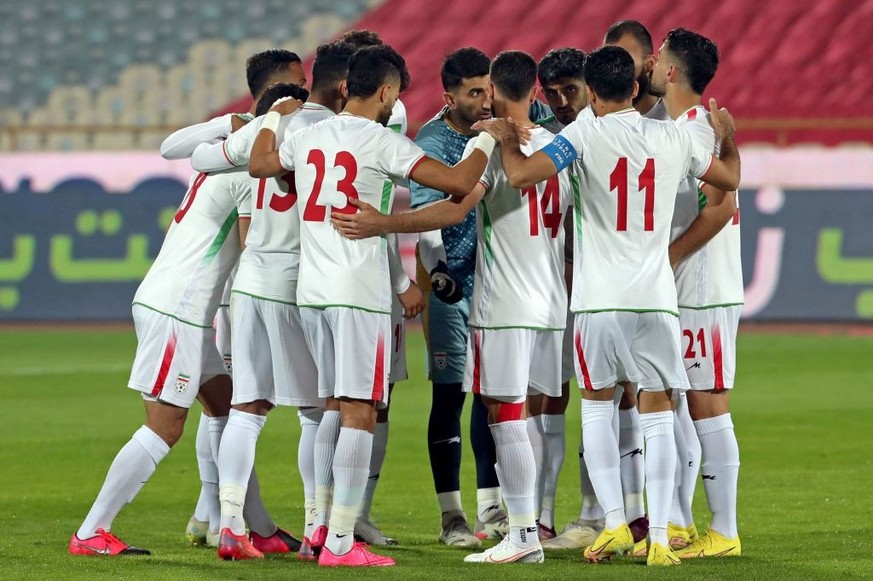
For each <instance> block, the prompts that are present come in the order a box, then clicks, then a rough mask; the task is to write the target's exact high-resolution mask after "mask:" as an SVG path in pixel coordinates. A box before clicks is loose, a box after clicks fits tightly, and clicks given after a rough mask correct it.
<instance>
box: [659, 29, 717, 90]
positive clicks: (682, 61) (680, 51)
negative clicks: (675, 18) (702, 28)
mask: <svg viewBox="0 0 873 581" xmlns="http://www.w3.org/2000/svg"><path fill="white" fill-rule="evenodd" d="M664 42H666V43H667V50H668V51H669V52H670V54H671V55H673V56H675V57H676V60H677V61H679V65H680V68H681V69H682V72H683V73H684V75H685V78H686V79H687V80H688V84H689V85H691V90H692V91H694V92H695V93H697V94H698V95H702V94H703V91H704V90H705V89H706V86H707V85H708V84H709V82H710V81H711V80H712V78H713V77H714V76H715V71H716V70H717V69H718V47H717V46H716V45H715V43H714V42H712V41H711V40H709V39H708V38H706V37H705V36H701V35H700V34H697V33H696V32H691V31H690V30H686V29H684V28H674V29H673V30H671V31H670V32H668V33H667V36H665V37H664Z"/></svg>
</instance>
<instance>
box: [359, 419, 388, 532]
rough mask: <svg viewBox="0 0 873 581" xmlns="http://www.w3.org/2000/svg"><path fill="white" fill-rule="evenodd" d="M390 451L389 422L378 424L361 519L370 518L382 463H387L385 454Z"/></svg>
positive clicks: (374, 434) (374, 435)
mask: <svg viewBox="0 0 873 581" xmlns="http://www.w3.org/2000/svg"><path fill="white" fill-rule="evenodd" d="M387 451H388V422H387V421H385V422H381V423H377V424H376V431H375V432H374V433H373V453H372V455H371V456H370V471H369V476H368V477H367V488H366V489H364V500H363V502H362V504H361V515H360V519H361V520H370V508H372V506H373V496H374V495H375V494H376V485H377V484H379V474H380V472H382V464H384V463H385V454H386V452H387Z"/></svg>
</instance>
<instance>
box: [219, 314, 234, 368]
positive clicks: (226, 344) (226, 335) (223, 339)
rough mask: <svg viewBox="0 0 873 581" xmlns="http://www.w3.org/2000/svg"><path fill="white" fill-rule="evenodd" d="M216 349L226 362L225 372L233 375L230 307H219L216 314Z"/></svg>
mask: <svg viewBox="0 0 873 581" xmlns="http://www.w3.org/2000/svg"><path fill="white" fill-rule="evenodd" d="M215 347H216V348H217V349H218V354H219V355H220V356H221V360H222V361H223V362H224V370H225V371H227V373H228V374H230V375H233V358H232V356H231V340H230V305H219V306H218V310H217V311H216V312H215Z"/></svg>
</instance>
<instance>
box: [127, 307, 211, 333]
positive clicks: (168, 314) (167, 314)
mask: <svg viewBox="0 0 873 581" xmlns="http://www.w3.org/2000/svg"><path fill="white" fill-rule="evenodd" d="M133 304H134V305H139V306H141V307H145V308H147V309H148V310H150V311H154V312H156V313H160V314H162V315H164V316H165V317H170V318H171V319H176V320H177V321H179V322H180V323H185V324H186V325H191V326H192V327H197V328H198V329H211V328H212V325H200V324H197V323H192V322H191V321H186V320H185V319H181V318H179V317H177V316H176V315H171V314H170V313H165V312H164V311H162V310H160V309H156V308H154V307H153V306H151V305H147V304H145V303H141V302H139V301H133Z"/></svg>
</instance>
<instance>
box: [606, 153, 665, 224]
mask: <svg viewBox="0 0 873 581" xmlns="http://www.w3.org/2000/svg"><path fill="white" fill-rule="evenodd" d="M627 171H628V170H627V158H626V157H620V158H618V163H616V164H615V169H614V170H612V173H611V174H609V191H610V192H611V191H612V190H618V208H617V209H616V219H615V229H616V230H618V231H619V232H626V231H627V212H628V209H627V204H628V191H627V187H628V186H627V182H628V176H627ZM638 190H640V191H642V190H645V202H644V207H643V230H645V231H646V232H651V231H653V230H654V229H655V160H654V159H652V158H651V157H650V158H648V159H647V160H646V165H645V167H644V168H643V171H642V173H640V176H639V178H638Z"/></svg>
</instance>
